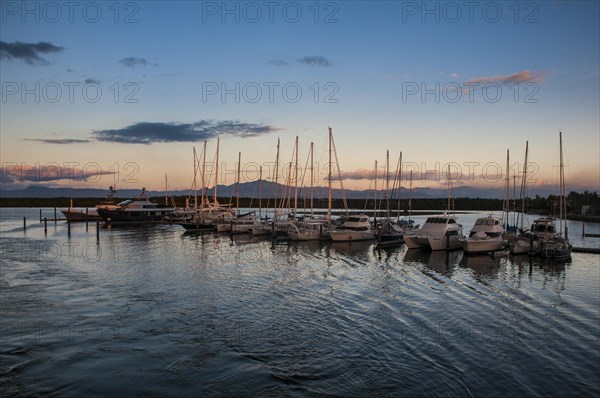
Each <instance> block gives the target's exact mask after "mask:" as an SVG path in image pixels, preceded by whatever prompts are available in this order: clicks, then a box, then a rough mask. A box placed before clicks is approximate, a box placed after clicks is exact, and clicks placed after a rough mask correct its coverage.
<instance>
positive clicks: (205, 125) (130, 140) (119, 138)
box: [93, 120, 279, 144]
mask: <svg viewBox="0 0 600 398" xmlns="http://www.w3.org/2000/svg"><path fill="white" fill-rule="evenodd" d="M278 130H279V129H278V128H275V127H273V126H269V125H262V124H253V123H242V122H239V121H235V120H221V121H214V120H200V121H197V122H194V123H163V122H140V123H136V124H132V125H130V126H127V127H124V128H121V129H114V130H97V131H94V132H93V134H94V136H95V138H96V139H97V140H98V141H106V142H118V143H123V144H152V143H155V142H198V141H204V140H209V139H212V138H215V137H217V136H223V135H230V136H236V137H243V138H245V137H255V136H258V135H262V134H268V133H272V132H274V131H278Z"/></svg>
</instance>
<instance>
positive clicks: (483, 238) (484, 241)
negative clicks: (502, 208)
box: [462, 215, 508, 254]
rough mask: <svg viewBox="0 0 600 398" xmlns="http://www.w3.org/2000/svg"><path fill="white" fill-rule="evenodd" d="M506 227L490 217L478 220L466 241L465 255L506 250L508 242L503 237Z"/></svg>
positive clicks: (464, 242)
mask: <svg viewBox="0 0 600 398" xmlns="http://www.w3.org/2000/svg"><path fill="white" fill-rule="evenodd" d="M502 234H504V227H503V226H502V224H501V222H500V220H499V219H497V218H495V217H492V216H491V215H490V216H486V217H481V218H478V219H477V221H475V225H474V226H473V228H472V229H471V232H470V233H469V237H468V238H466V239H464V240H463V242H462V244H463V250H464V251H465V253H472V254H474V253H488V252H494V251H497V250H502V249H504V248H505V247H506V246H507V245H508V242H507V241H506V240H505V239H504V238H503V237H502Z"/></svg>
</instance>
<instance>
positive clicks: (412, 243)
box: [404, 234, 429, 249]
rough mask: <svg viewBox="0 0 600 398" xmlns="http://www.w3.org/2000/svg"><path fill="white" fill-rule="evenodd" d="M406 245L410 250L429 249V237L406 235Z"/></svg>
mask: <svg viewBox="0 0 600 398" xmlns="http://www.w3.org/2000/svg"><path fill="white" fill-rule="evenodd" d="M404 243H405V244H406V247H408V248H409V249H419V248H427V247H429V237H428V236H427V235H407V234H404Z"/></svg>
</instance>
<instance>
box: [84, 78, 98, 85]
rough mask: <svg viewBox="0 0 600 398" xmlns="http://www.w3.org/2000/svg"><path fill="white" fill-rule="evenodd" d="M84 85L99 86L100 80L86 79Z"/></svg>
mask: <svg viewBox="0 0 600 398" xmlns="http://www.w3.org/2000/svg"><path fill="white" fill-rule="evenodd" d="M85 84H100V80H97V79H92V78H87V79H85Z"/></svg>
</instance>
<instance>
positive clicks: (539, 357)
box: [0, 209, 600, 397]
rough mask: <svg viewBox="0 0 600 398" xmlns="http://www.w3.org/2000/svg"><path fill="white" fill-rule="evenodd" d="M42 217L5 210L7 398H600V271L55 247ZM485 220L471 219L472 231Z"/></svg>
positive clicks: (347, 256) (146, 237) (204, 242)
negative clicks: (39, 397) (109, 397)
mask: <svg viewBox="0 0 600 398" xmlns="http://www.w3.org/2000/svg"><path fill="white" fill-rule="evenodd" d="M37 211H38V210H35V209H1V216H2V218H1V220H2V224H1V227H0V231H1V232H0V239H1V241H0V242H1V247H0V253H1V260H2V264H1V274H0V288H1V289H0V311H1V312H0V315H1V323H0V326H1V329H0V332H1V334H0V342H1V349H0V359H1V364H0V391H1V393H0V394H2V395H5V396H12V395H19V394H25V395H30V394H56V395H60V396H83V395H89V394H91V395H100V394H102V395H105V394H114V395H124V394H127V395H134V394H135V395H183V394H185V395H191V394H194V395H199V396H248V395H250V396H252V395H259V396H314V395H333V396H382V395H385V396H439V395H444V396H461V397H463V396H508V395H511V396H515V395H517V396H540V397H546V396H556V395H578V396H598V394H600V340H599V338H600V314H599V313H600V256H599V255H594V254H583V253H574V254H573V256H572V259H571V260H569V261H563V262H545V261H543V260H540V259H530V258H529V257H527V256H524V257H508V258H492V257H488V256H477V257H473V256H469V257H467V256H464V255H463V253H462V252H451V253H437V252H435V253H430V252H423V251H413V250H407V249H406V247H404V246H403V247H400V248H397V249H391V250H386V251H375V250H374V247H373V243H372V242H353V243H351V244H340V243H338V244H332V243H320V242H307V243H300V244H295V243H287V242H285V243H275V244H274V243H272V242H271V241H270V240H268V239H251V238H248V237H241V236H240V237H235V238H233V239H232V238H230V237H229V236H228V235H222V236H219V235H213V234H186V233H184V232H183V229H182V228H181V227H179V226H173V225H154V226H138V227H131V226H128V227H112V228H111V229H110V230H107V229H101V231H100V242H99V243H96V225H95V224H90V225H89V230H88V231H86V227H85V224H78V225H72V228H71V236H70V237H69V236H67V226H66V224H64V223H60V222H59V223H58V224H54V223H49V224H48V231H47V235H46V234H45V233H44V229H43V225H42V224H40V223H39V222H38V221H37V219H36V218H37V217H38V215H37ZM23 216H27V217H28V229H27V231H26V232H25V233H24V232H23V227H22V226H23ZM477 216H478V214H467V215H460V216H459V219H460V221H461V222H462V223H463V224H464V225H465V229H466V230H468V229H469V228H470V226H472V225H473V223H474V221H475V219H476V218H477ZM570 229H571V237H572V240H573V242H574V244H575V245H576V246H590V247H592V246H593V247H598V245H599V243H600V239H598V238H586V239H583V238H582V237H581V229H582V224H581V223H570ZM597 230H598V225H593V224H589V225H586V232H598V231H597Z"/></svg>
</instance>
